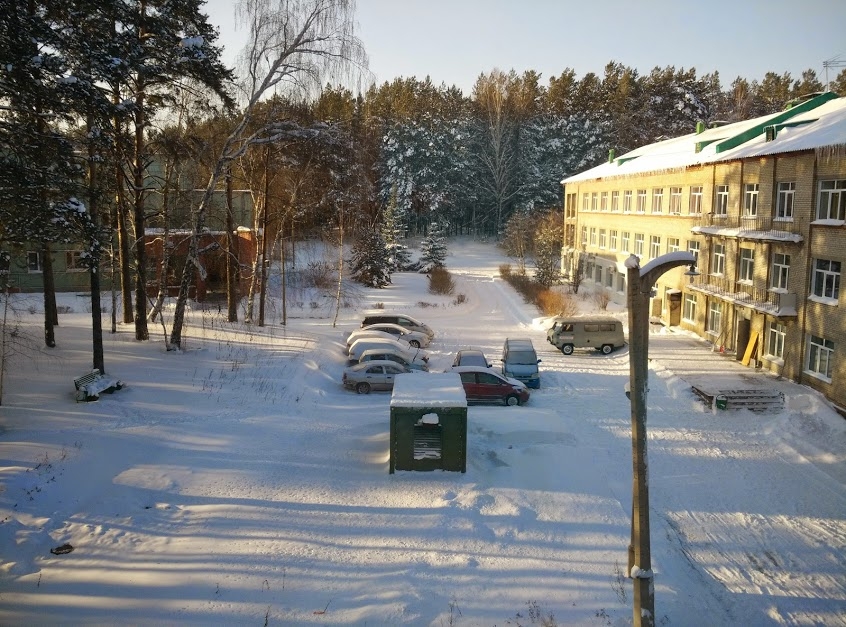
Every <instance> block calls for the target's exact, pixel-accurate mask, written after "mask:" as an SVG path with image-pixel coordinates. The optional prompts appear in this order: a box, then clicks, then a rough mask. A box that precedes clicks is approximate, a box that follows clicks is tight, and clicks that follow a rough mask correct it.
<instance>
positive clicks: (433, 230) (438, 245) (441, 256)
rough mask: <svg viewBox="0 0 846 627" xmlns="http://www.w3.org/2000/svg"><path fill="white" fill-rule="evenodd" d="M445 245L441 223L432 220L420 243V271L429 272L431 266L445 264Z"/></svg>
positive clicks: (439, 266) (437, 266)
mask: <svg viewBox="0 0 846 627" xmlns="http://www.w3.org/2000/svg"><path fill="white" fill-rule="evenodd" d="M446 258H447V247H446V238H445V237H444V236H443V231H442V227H441V224H440V223H439V222H432V224H431V225H430V226H429V233H428V234H427V235H426V237H425V238H424V239H423V241H422V242H421V243H420V272H430V271H431V270H432V268H443V267H444V266H445V265H446V263H445V262H446Z"/></svg>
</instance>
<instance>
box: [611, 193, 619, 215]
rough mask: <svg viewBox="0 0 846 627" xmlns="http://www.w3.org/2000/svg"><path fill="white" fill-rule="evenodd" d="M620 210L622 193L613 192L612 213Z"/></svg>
mask: <svg viewBox="0 0 846 627" xmlns="http://www.w3.org/2000/svg"><path fill="white" fill-rule="evenodd" d="M619 210H620V192H611V211H619Z"/></svg>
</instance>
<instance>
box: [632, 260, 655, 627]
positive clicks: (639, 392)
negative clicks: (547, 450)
mask: <svg viewBox="0 0 846 627" xmlns="http://www.w3.org/2000/svg"><path fill="white" fill-rule="evenodd" d="M626 280H627V286H626V290H627V301H628V309H629V394H630V399H631V419H632V527H631V545H630V546H629V571H628V575H629V577H632V579H633V581H632V584H633V586H634V617H633V618H634V622H633V624H634V626H635V627H641V626H644V627H652V626H653V625H654V624H655V588H654V586H653V581H652V556H651V554H650V546H649V537H650V536H649V474H648V468H649V466H648V463H647V455H646V388H647V382H648V376H649V288H647V293H646V294H644V293H643V292H642V289H641V277H640V267H639V266H635V267H633V268H632V267H629V268H627V272H626Z"/></svg>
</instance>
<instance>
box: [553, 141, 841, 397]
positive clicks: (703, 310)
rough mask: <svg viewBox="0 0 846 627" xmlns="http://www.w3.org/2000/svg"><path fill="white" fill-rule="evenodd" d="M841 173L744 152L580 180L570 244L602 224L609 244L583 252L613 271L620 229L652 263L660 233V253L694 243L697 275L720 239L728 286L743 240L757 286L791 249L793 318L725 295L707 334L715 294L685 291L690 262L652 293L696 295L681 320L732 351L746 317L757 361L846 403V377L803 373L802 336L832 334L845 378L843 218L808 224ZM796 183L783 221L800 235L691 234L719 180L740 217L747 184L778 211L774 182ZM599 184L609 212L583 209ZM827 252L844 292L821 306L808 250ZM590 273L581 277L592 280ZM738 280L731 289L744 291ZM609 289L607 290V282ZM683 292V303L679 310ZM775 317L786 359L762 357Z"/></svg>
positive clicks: (801, 159) (797, 159) (812, 159)
mask: <svg viewBox="0 0 846 627" xmlns="http://www.w3.org/2000/svg"><path fill="white" fill-rule="evenodd" d="M831 178H839V179H846V159H843V158H842V157H841V158H828V159H823V158H819V159H818V158H817V155H816V154H815V153H813V152H806V153H801V154H786V155H778V156H769V157H763V158H757V157H756V158H754V159H746V160H743V161H733V162H726V163H718V164H713V165H707V166H698V167H691V168H687V169H683V170H677V171H666V172H660V173H657V172H656V173H646V174H643V175H639V176H626V177H615V178H607V179H601V180H590V181H580V182H577V183H573V184H570V185H567V186H566V190H565V193H566V194H575V199H576V200H575V206H576V211H577V214H576V219H575V223H576V237H575V247H576V249H581V236H582V228H583V227H587V230H588V237H589V233H590V229H591V228H593V229H596V232H597V239H598V233H599V230H600V229H605V231H606V242H607V244H606V247H605V248H600V247H599V245H598V242H597V244H596V245H594V244H591V242H590V240H589V239H588V242H587V245H586V246H585V248H584V253H587V254H589V255H593V256H594V257H593V261H594V263H595V264H598V265H602V266H603V267H604V268H605V269H607V268H608V267H610V266H614V265H616V267H617V268H618V269H621V268H622V264H623V262H624V261H625V259H626V257H628V255H629V253H628V252H625V253H624V252H623V251H622V250H620V248H621V246H622V232H624V231H628V232H629V234H630V246H629V248H630V251H631V252H633V251H634V240H635V234H636V233H640V234H643V239H644V251H643V255H642V256H641V263H644V262H646V261H648V260H649V259H650V258H651V255H650V247H649V244H650V237H651V236H653V235H657V236H660V237H661V251H660V254H665V253H666V252H667V243H668V238H677V239H678V240H679V248H680V250H687V249H688V242H689V241H691V240H692V241H697V242H699V247H700V251H699V264H698V270H699V272H700V273H701V274H703V275H704V274H706V273H707V272H708V271H709V264H710V255H711V252H712V249H713V244H714V242H715V241H720V242H722V243H724V244H725V247H726V259H725V273H724V277H725V279H726V281H727V285H730V286H731V285H736V278H737V276H738V274H737V273H738V269H739V268H738V266H739V263H740V259H739V251H740V249H741V248H751V249H753V250H754V255H755V257H754V285H755V286H758V287H759V288H766V287H769V285H770V272H771V260H772V254H773V253H774V252H779V253H782V254H787V255H790V270H789V283H788V287H787V291H788V292H789V293H791V294H795V298H796V307H797V311H798V315H797V316H795V317H784V316H782V317H778V318H774V317H773V316H771V315H769V314H767V313H764V312H762V311H759V310H757V309H754V308H749V307H743V306H737V305H735V304H733V303H730V302H724V304H723V317H722V323H723V328H724V330H725V332H724V333H723V334H722V335H721V336H720V337H714V336H711V335H709V334H708V333H706V332H705V325H706V317H707V313H708V303H709V301H710V300H712V299H714V298H717V299H718V300H719V297H715V296H713V295H709V294H703V293H701V292H695V291H694V292H690V290H689V277H687V276H685V274H684V272H685V270H686V268H677V269H674V270H672V271H670V272H668V273H666V274H664V275H663V276H662V277H660V278H659V280H658V281H657V283H656V286H655V287H656V296H657V298H658V299H660V298H661V297H662V296H663V295H664V293H665V290H666V289H667V288H670V289H680V290H682V291H683V292H685V294H687V293H693V294H695V296H696V303H697V305H696V320H695V322H693V323H690V322H688V321H685V320H682V322H681V323H680V327H681V328H683V329H688V330H691V331H694V332H696V333H697V334H699V335H701V336H702V337H705V338H707V339H709V340H711V341H713V342H715V344H716V343H720V344H723V345H724V346H725V347H726V349H727V350H734V351H736V352H737V353H739V354H740V355H742V354H743V352H744V351H745V349H746V347H745V346H735V344H736V338H735V337H734V330H735V328H736V324H737V322H738V319H748V320H749V321H750V324H751V329H752V331H753V332H757V333H758V337H759V343H758V350H757V351H756V354H755V357H756V358H755V359H754V360H753V363H756V364H759V365H761V366H763V367H764V368H767V369H770V370H772V371H774V372H777V373H779V374H781V375H783V376H785V377H788V378H790V379H792V380H795V381H799V382H802V383H805V384H807V385H809V386H811V387H813V388H815V389H818V390H819V391H821V392H822V393H824V394H825V395H826V396H827V397H828V398H829V399H831V400H832V401H833V402H835V403H836V404H837V405H839V406H841V407H846V385H842V384H841V385H839V386H835V385H834V384H833V383H831V382H826V381H823V380H821V379H820V378H817V377H814V376H812V375H809V374H807V373H806V372H805V359H806V354H807V341H806V340H807V337H808V336H809V334H813V335H817V336H819V337H824V338H825V339H827V340H831V341H833V342H834V345H835V350H834V361H833V365H834V372H833V377H832V380H833V381H840V382H842V381H846V296H844V293H846V276H844V275H846V226H842V225H839V226H820V225H812V222H813V220H814V218H815V212H816V205H817V195H818V181H819V180H821V179H831ZM787 181H794V182H795V183H796V189H795V192H794V207H793V211H794V216H793V222H792V223H791V224H790V226H789V230H791V231H792V232H796V231H798V232H799V233H800V234H801V236H802V241H801V242H799V243H796V242H792V241H789V242H785V241H768V240H766V239H763V238H760V237H758V238H753V239H740V238H737V237H734V236H727V237H722V236H714V235H702V234H698V233H693V232H691V228H692V227H694V226H697V225H699V224H700V223H702V220H704V219H706V218H707V214H709V213H710V212H711V211H713V208H714V203H715V189H716V186H717V185H728V189H729V198H728V216H729V219H731V218H734V219H737V218H738V217H739V216H741V215H743V204H744V185H746V184H747V183H757V184H758V186H759V187H758V216H774V215H775V210H776V202H777V195H778V192H777V190H778V183H779V182H787ZM692 186H701V187H702V215H701V216H700V215H693V216H692V215H690V214H689V211H688V209H689V206H690V190H691V187H692ZM671 187H681V188H682V199H681V215H670V214H669V204H670V188H671ZM639 189H646V190H647V198H646V208H645V213H642V214H639V213H634V211H635V210H636V204H637V190H639ZM655 189H661V190H663V213H661V214H660V215H659V214H654V213H652V195H653V191H654V190H655ZM626 190H630V191H631V192H632V213H624V212H623V210H622V207H623V198H624V192H625V191H626ZM612 191H618V192H620V208H619V210H618V211H616V212H612V211H610V196H611V192H612ZM603 192H607V193H608V199H609V210H607V211H587V212H585V211H583V195H584V194H588V206H589V207H590V205H591V195H592V194H593V193H597V198H598V199H599V198H601V194H602V193H603ZM611 230H616V231H617V250H616V251H615V250H611V249H610V242H609V241H608V240H610V231H611ZM821 255H823V256H824V258H826V259H833V260H836V261H840V262H841V264H842V268H843V273H842V275H841V286H840V287H841V292H840V299H839V303H838V304H837V305H836V306H835V305H830V304H821V303H817V302H813V301H812V300H808V298H807V296H808V294H809V293H810V290H811V284H810V281H811V276H812V263H813V257H814V256H817V257H819V256H821ZM605 269H604V270H603V274H602V277H603V281H602V283H603V285H605V276H606V275H605V271H606V270H605ZM594 276H595V275H591V276H586V277H585V279H586V280H591V279H593V278H594ZM617 287H618V283H617V277H616V276H615V277H614V287H613V289H611V290H609V293H610V294H611V297H612V299H613V300H614V301H615V302H618V303H621V304H625V292H624V291H619V290H618V289H617ZM742 288H743V286H737V287H735V288H734V289H736V290H738V291H740V290H741V289H742ZM606 289H607V288H606ZM684 297H685V296H684V294H683V296H682V308H684ZM661 304H662V303H658V304H656V306H655V307H654V308H653V311H657V312H659V313H660V311H661V310H662V309H663V311H664V315H663V319H664V321H665V323H668V319H667V307H666V305H665V306H664V307H663V308H662V307H661ZM772 321H776V322H779V323H782V324H784V326H785V329H786V337H785V354H784V358H783V359H781V360H780V359H771V358H769V357H767V350H766V349H767V341H768V329H769V327H768V325H769V323H770V322H772Z"/></svg>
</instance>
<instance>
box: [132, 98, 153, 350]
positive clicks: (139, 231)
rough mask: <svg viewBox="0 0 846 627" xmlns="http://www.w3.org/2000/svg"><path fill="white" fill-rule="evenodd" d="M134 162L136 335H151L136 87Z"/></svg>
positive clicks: (140, 115)
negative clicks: (148, 315) (148, 327)
mask: <svg viewBox="0 0 846 627" xmlns="http://www.w3.org/2000/svg"><path fill="white" fill-rule="evenodd" d="M135 106H136V111H135V163H134V165H133V173H132V175H133V176H132V179H133V186H134V188H135V189H134V199H133V200H134V202H133V212H134V214H135V339H136V340H138V341H145V340H148V339H150V333H149V331H148V330H147V268H146V266H147V250H146V242H145V240H144V233H145V228H146V227H145V219H144V218H145V216H144V211H145V207H144V204H145V203H144V201H145V194H144V169H145V165H146V164H145V163H144V92H143V91H139V92H138V95H137V96H136V98H135Z"/></svg>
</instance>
